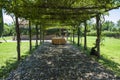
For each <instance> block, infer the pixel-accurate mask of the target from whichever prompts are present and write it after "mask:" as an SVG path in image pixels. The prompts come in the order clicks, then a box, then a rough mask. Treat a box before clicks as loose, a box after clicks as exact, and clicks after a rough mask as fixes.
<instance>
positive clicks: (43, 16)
mask: <svg viewBox="0 0 120 80" xmlns="http://www.w3.org/2000/svg"><path fill="white" fill-rule="evenodd" d="M0 7H2V8H4V9H5V10H6V11H7V13H8V14H10V13H14V15H15V16H16V32H17V44H18V45H17V52H18V60H20V32H19V25H18V18H25V19H27V20H29V33H30V36H29V37H30V51H31V49H32V47H31V44H32V43H31V23H34V24H35V25H36V32H37V33H36V38H37V39H36V45H38V41H37V40H38V26H39V25H40V29H41V27H42V25H45V24H46V23H45V22H47V23H51V21H53V22H59V23H61V24H66V25H68V24H69V25H74V26H77V29H78V43H77V44H78V46H79V45H80V40H79V37H80V27H79V25H80V24H81V23H84V26H85V29H84V49H86V48H87V43H86V42H87V39H86V26H87V24H86V21H87V20H89V19H91V18H93V17H96V28H97V41H96V47H97V51H98V53H99V55H100V34H101V33H100V28H101V23H100V15H101V14H104V12H107V11H109V10H111V9H115V8H118V7H120V1H119V0H1V1H0ZM74 26H73V27H74ZM43 27H44V26H43ZM40 33H41V32H40ZM40 37H41V36H40ZM73 40H74V31H73ZM40 41H41V40H40ZM73 42H74V41H73Z"/></svg>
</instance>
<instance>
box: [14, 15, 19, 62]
mask: <svg viewBox="0 0 120 80" xmlns="http://www.w3.org/2000/svg"><path fill="white" fill-rule="evenodd" d="M15 21H16V34H17V54H18V61H20V28H19V23H18V17H17V16H15Z"/></svg>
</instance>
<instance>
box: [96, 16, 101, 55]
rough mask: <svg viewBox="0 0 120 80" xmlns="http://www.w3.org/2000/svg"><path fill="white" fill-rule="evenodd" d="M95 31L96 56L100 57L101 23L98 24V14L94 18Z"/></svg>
mask: <svg viewBox="0 0 120 80" xmlns="http://www.w3.org/2000/svg"><path fill="white" fill-rule="evenodd" d="M96 29H97V39H96V48H97V52H98V56H99V57H100V36H101V23H100V15H99V14H98V15H97V16H96Z"/></svg>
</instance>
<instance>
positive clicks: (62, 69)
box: [8, 44, 116, 80]
mask: <svg viewBox="0 0 120 80" xmlns="http://www.w3.org/2000/svg"><path fill="white" fill-rule="evenodd" d="M19 67H20V69H17V70H16V71H15V73H13V74H12V76H10V77H9V78H8V80H98V79H100V80H109V79H114V78H115V77H114V74H113V73H112V72H111V71H109V70H106V69H105V68H104V67H102V66H101V65H99V64H98V63H97V62H96V61H93V60H92V59H90V58H89V57H88V56H86V55H85V54H83V53H81V52H80V51H79V50H78V49H77V48H75V47H73V46H72V45H70V44H66V45H52V44H47V45H43V46H42V47H39V48H38V49H36V50H35V52H34V53H33V54H32V55H31V56H30V57H28V58H27V60H25V61H24V62H23V63H22V64H21V65H19ZM115 79H116V78H115Z"/></svg>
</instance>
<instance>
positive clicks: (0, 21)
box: [0, 7, 4, 37]
mask: <svg viewBox="0 0 120 80" xmlns="http://www.w3.org/2000/svg"><path fill="white" fill-rule="evenodd" d="M3 27H4V26H3V14H2V8H1V7H0V37H1V36H2V33H3Z"/></svg>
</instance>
